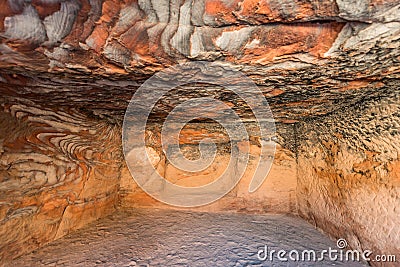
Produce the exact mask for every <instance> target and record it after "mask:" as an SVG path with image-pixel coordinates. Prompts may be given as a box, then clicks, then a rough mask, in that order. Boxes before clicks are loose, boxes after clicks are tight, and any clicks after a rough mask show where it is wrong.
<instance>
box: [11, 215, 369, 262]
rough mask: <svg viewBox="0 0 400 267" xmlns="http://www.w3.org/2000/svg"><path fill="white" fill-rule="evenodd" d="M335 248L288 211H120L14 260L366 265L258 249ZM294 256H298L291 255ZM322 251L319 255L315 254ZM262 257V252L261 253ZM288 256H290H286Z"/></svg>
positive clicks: (317, 250) (332, 242) (326, 238)
mask: <svg viewBox="0 0 400 267" xmlns="http://www.w3.org/2000/svg"><path fill="white" fill-rule="evenodd" d="M265 245H267V246H268V250H269V251H271V250H273V249H274V250H276V251H278V250H281V249H284V250H286V251H287V252H288V253H289V251H291V250H293V249H295V250H297V251H299V253H301V252H302V250H304V249H313V250H315V251H316V252H317V253H318V252H320V251H322V250H324V249H329V247H331V248H332V249H337V247H336V242H334V241H332V240H330V239H329V238H328V237H326V236H325V235H323V234H321V233H320V232H319V231H318V230H316V229H315V228H314V227H313V226H312V225H310V224H308V223H306V222H305V221H303V220H301V219H299V218H297V217H291V216H287V215H274V214H270V215H248V214H236V213H235V214H233V213H200V212H187V211H172V210H157V209H135V210H119V211H117V212H116V213H114V214H112V215H111V216H108V217H106V218H103V219H100V220H98V221H96V222H94V223H91V224H89V225H87V226H86V227H84V228H82V229H80V230H78V231H76V232H74V233H72V234H70V235H68V236H66V237H63V238H60V239H58V240H56V241H54V242H52V243H50V244H48V245H47V246H45V247H42V248H40V249H38V250H37V251H35V252H33V253H31V254H29V255H25V256H23V257H21V258H19V259H17V260H15V261H14V262H13V264H12V265H13V266H340V265H341V266H363V265H361V264H360V263H356V262H345V261H330V259H328V258H325V260H324V261H317V262H311V261H298V262H296V261H292V260H290V259H289V261H288V262H281V261H279V260H278V258H277V255H276V254H274V259H273V261H272V262H271V261H269V259H266V260H260V259H258V256H257V254H258V251H259V250H261V249H265ZM293 255H295V254H293ZM317 255H318V254H317ZM260 256H261V257H263V256H264V254H263V253H261V254H260ZM286 257H288V254H286Z"/></svg>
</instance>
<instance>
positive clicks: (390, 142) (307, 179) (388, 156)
mask: <svg viewBox="0 0 400 267" xmlns="http://www.w3.org/2000/svg"><path fill="white" fill-rule="evenodd" d="M399 100H400V92H399V91H395V92H392V93H391V94H390V96H388V97H386V98H382V99H379V98H375V99H372V100H371V101H370V102H367V103H360V105H359V106H355V107H352V108H349V109H347V110H346V111H342V112H341V111H338V112H335V113H334V114H331V115H330V116H328V117H325V118H322V119H318V120H313V121H309V122H307V123H302V124H301V126H299V131H301V132H302V135H301V136H302V138H301V139H300V140H301V141H300V144H301V145H300V148H299V154H298V155H299V157H298V181H299V183H298V200H299V212H300V214H301V215H302V216H303V217H305V218H307V220H309V221H310V222H312V223H313V224H314V225H316V226H318V227H320V228H322V229H324V230H325V231H326V232H328V233H329V234H330V235H332V236H334V237H344V238H346V239H347V240H348V241H349V243H350V244H351V246H352V247H354V248H357V249H363V250H365V249H370V250H372V251H374V253H377V254H379V253H386V252H388V251H390V252H391V253H394V254H396V255H400V229H399V227H398V224H399V222H400V212H399V207H400V177H399V174H400V172H399V168H400V161H399V155H400V143H399V141H400V136H399V129H400V104H399ZM385 266H387V265H385ZM394 266H395V265H394Z"/></svg>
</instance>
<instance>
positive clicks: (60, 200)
mask: <svg viewBox="0 0 400 267" xmlns="http://www.w3.org/2000/svg"><path fill="white" fill-rule="evenodd" d="M30 104H32V103H24V104H22V103H21V104H17V101H15V100H13V101H5V100H4V101H3V104H2V105H1V112H0V265H1V263H5V262H7V261H9V260H10V259H12V258H15V257H17V256H19V255H22V254H24V253H27V252H29V251H31V250H33V249H35V248H37V247H39V246H42V245H44V244H46V243H48V242H50V241H52V240H54V239H56V238H58V237H61V236H63V235H65V234H67V233H69V232H70V231H72V230H75V229H77V228H79V227H81V226H83V225H85V224H87V223H89V222H91V221H93V220H95V219H97V218H100V217H102V216H105V215H107V214H110V213H111V212H113V211H114V210H115V208H116V206H117V203H118V192H117V191H118V184H119V169H120V165H119V164H120V163H119V162H121V153H120V148H119V144H120V141H119V140H120V131H118V130H116V127H115V126H113V125H110V124H108V123H107V122H104V121H98V120H96V119H93V118H88V117H87V116H84V115H83V114H80V113H79V112H77V111H76V110H62V109H61V108H60V109H59V110H57V111H50V110H47V109H45V108H38V107H34V106H29V105H30ZM117 160H118V161H117Z"/></svg>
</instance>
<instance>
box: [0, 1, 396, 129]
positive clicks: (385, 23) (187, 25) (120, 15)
mask: <svg viewBox="0 0 400 267" xmlns="http://www.w3.org/2000/svg"><path fill="white" fill-rule="evenodd" d="M0 36H1V38H0V40H1V44H0V92H1V98H2V99H3V100H2V102H4V103H9V102H10V101H11V102H12V101H24V102H27V103H36V104H38V105H43V106H46V107H49V108H53V109H60V108H63V109H70V110H74V109H77V110H80V111H84V112H87V113H90V114H92V115H95V116H100V117H103V118H108V119H113V120H114V119H115V120H117V121H119V120H121V119H122V115H123V114H124V112H125V109H126V107H127V105H128V102H129V100H130V99H131V97H132V95H133V93H134V92H135V90H137V88H138V87H139V86H140V85H141V84H142V83H143V82H144V81H145V80H146V79H148V78H149V77H151V75H152V74H154V73H155V72H157V71H159V70H161V69H163V68H166V67H168V66H172V65H174V64H177V63H182V62H187V61H197V60H205V61H215V62H219V63H221V64H222V67H221V68H222V69H223V68H224V66H226V67H229V68H234V69H237V70H240V71H242V72H243V73H245V74H246V75H247V76H249V77H250V78H251V79H252V80H253V81H254V82H255V83H256V84H257V85H258V87H259V88H260V90H261V91H262V92H263V94H264V95H265V96H266V98H267V100H268V103H269V105H270V107H271V109H272V112H273V114H274V116H275V118H276V120H277V121H283V122H288V123H291V122H295V121H297V120H304V119H305V118H307V117H312V116H321V115H324V114H328V113H331V112H334V111H336V110H343V109H346V107H349V106H354V105H357V103H359V102H360V101H368V99H373V98H380V97H383V96H390V95H393V94H398V92H399V89H398V88H399V80H398V79H399V77H400V74H399V73H400V51H399V47H400V3H399V2H398V1H390V0H389V1H380V0H369V1H368V0H366V1H342V0H336V1H317V0H308V1H305V0H297V1H287V0H284V1H276V0H197V1H196V0H195V1H188V0H187V1H183V0H181V1H175V0H170V1H167V0H157V1H156V0H139V1H133V0H126V1H119V0H106V1H102V0H81V1H78V0H32V1H28V0H25V1H24V0H16V1H14V0H8V1H7V0H1V1H0ZM221 75H222V74H221ZM207 88H208V89H210V90H208V89H207ZM202 94H208V95H210V96H212V97H215V98H217V99H221V100H223V101H226V102H231V103H234V104H233V106H234V107H235V109H237V111H238V112H239V113H242V114H244V115H246V114H247V113H248V111H247V109H246V106H245V105H242V104H241V101H240V99H237V96H235V95H234V94H233V93H232V92H229V91H227V90H225V89H223V88H216V87H213V86H211V85H202V84H192V85H189V86H186V87H185V88H182V89H180V90H176V91H174V92H171V93H169V94H168V95H165V98H164V99H162V101H159V103H158V105H157V107H156V109H155V111H154V114H153V115H154V118H155V119H158V118H160V117H162V116H164V115H165V114H166V113H168V111H169V110H170V109H171V107H173V106H175V105H176V104H178V103H179V102H180V101H182V99H190V98H192V97H196V96H198V95H202Z"/></svg>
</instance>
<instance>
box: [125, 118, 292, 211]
mask: <svg viewBox="0 0 400 267" xmlns="http://www.w3.org/2000/svg"><path fill="white" fill-rule="evenodd" d="M253 126H254V125H247V128H248V129H249V132H250V153H249V157H250V158H249V162H248V164H247V165H246V166H247V167H246V170H245V173H244V174H243V177H242V178H241V179H240V181H239V183H238V184H237V185H236V186H235V188H234V189H233V190H232V191H230V192H229V193H228V194H227V195H226V196H224V197H223V198H221V199H219V200H218V201H216V202H213V203H211V204H209V205H206V206H201V207H196V208H194V209H195V210H201V211H241V212H252V213H266V212H273V213H291V214H296V213H297V206H296V202H297V200H296V185H297V180H296V179H297V178H296V159H295V155H294V153H293V152H292V151H290V150H289V149H287V148H283V147H281V146H279V145H278V147H277V149H276V152H275V157H274V161H273V165H272V168H271V170H270V172H269V174H268V177H267V178H266V180H265V182H264V183H263V184H262V185H261V187H260V188H259V189H258V190H257V191H255V192H253V193H250V192H249V184H250V181H251V179H252V178H253V176H254V172H255V169H256V166H257V163H258V160H259V157H260V136H259V133H257V131H255V129H254V127H253ZM155 128H156V127H153V128H152V130H151V131H149V135H151V136H149V137H148V138H149V139H151V140H149V141H148V146H147V148H148V150H147V152H148V153H149V154H151V155H152V156H151V157H152V158H156V159H157V160H156V161H155V165H154V166H155V168H156V169H157V171H158V173H159V174H160V175H161V176H163V177H165V179H166V180H168V181H170V182H171V183H173V184H177V185H181V186H187V187H195V186H196V187H197V186H202V185H206V184H208V183H210V182H212V181H214V180H215V179H217V178H218V177H219V176H220V175H221V174H222V173H223V172H224V171H225V169H226V168H227V166H228V164H229V160H230V156H231V151H230V150H229V136H227V135H226V133H223V132H220V131H218V129H219V130H221V127H216V125H215V123H214V124H213V123H191V124H190V125H189V126H187V127H185V128H183V130H182V131H181V132H180V139H179V141H180V143H181V145H182V151H183V154H184V155H185V156H186V157H187V158H192V159H193V158H196V156H197V155H198V153H199V152H198V145H199V141H201V140H203V139H204V138H209V140H211V142H213V143H215V144H217V146H218V152H217V156H216V158H215V160H214V161H213V164H212V165H211V166H210V167H208V168H206V169H205V170H202V171H199V172H185V171H182V170H180V169H178V168H177V167H175V166H174V165H173V164H172V163H170V162H169V161H168V159H166V157H165V154H164V152H163V150H162V148H161V143H160V142H161V141H160V140H159V136H157V135H154V133H159V130H156V129H155ZM251 129H252V130H251ZM280 132H281V133H285V135H286V136H291V138H292V139H293V136H292V135H293V126H292V125H282V126H281V128H280ZM209 142H210V141H209ZM271 142H274V141H271ZM128 155H131V153H128ZM138 157H139V158H140V157H144V155H143V156H139V155H138V154H135V153H133V155H132V157H130V156H128V157H127V161H128V162H130V161H131V160H140V159H138ZM120 194H121V198H120V202H121V206H122V207H164V208H165V207H168V205H166V204H164V203H161V202H159V201H157V200H155V199H153V198H151V197H150V196H149V195H147V194H146V193H145V192H144V191H143V190H142V189H141V188H140V187H138V185H137V184H136V183H135V181H134V180H133V179H132V176H131V173H130V172H129V170H128V168H127V167H126V166H125V167H124V168H123V169H122V172H121V185H120ZM175 208H176V207H175Z"/></svg>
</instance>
